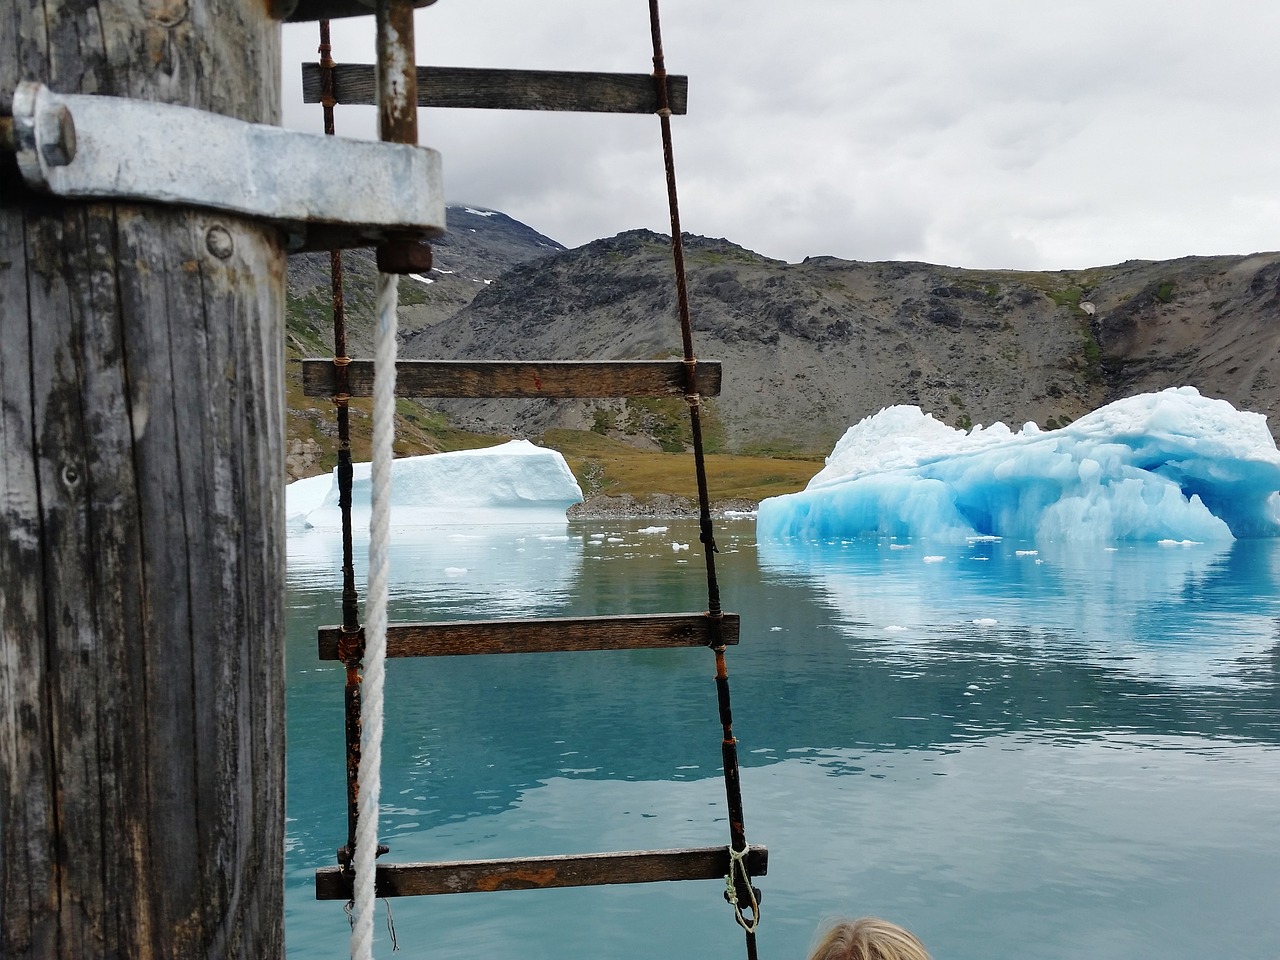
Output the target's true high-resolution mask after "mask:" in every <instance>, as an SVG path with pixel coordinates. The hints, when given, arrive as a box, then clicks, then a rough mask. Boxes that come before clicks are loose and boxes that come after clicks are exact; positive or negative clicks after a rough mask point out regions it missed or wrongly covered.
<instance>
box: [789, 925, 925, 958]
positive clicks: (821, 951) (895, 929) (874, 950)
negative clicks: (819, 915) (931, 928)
mask: <svg viewBox="0 0 1280 960" xmlns="http://www.w3.org/2000/svg"><path fill="white" fill-rule="evenodd" d="M809 960H929V953H928V951H926V950H925V948H924V944H922V943H921V942H920V941H919V940H917V939H916V938H915V937H914V936H912V935H911V934H910V933H908V932H907V931H906V930H903V929H902V927H900V926H898V925H897V924H896V923H890V922H889V921H888V920H881V919H880V918H879V917H863V918H862V919H860V920H840V921H837V922H836V923H835V925H834V926H832V927H831V929H830V930H828V931H827V934H826V936H824V937H823V938H822V941H821V942H820V943H819V944H818V945H817V946H816V947H814V948H813V952H812V953H810V954H809Z"/></svg>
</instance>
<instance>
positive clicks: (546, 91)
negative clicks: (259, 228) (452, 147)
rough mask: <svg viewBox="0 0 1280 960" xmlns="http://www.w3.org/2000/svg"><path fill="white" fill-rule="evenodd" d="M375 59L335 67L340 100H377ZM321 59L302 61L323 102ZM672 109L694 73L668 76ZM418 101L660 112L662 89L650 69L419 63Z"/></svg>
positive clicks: (314, 94) (310, 92)
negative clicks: (582, 69) (619, 70)
mask: <svg viewBox="0 0 1280 960" xmlns="http://www.w3.org/2000/svg"><path fill="white" fill-rule="evenodd" d="M375 90H376V86H375V81H374V68H373V66H372V65H371V64H361V63H340V64H337V65H336V66H335V67H334V68H333V96H334V99H335V100H336V101H337V102H338V103H348V104H363V105H365V106H368V105H370V104H373V103H375V102H376V100H375ZM320 94H321V85H320V65H319V64H318V63H304V64H303V65H302V100H303V102H304V103H319V102H320ZM667 97H668V100H669V102H670V106H671V112H672V113H675V114H684V113H685V112H686V108H687V104H688V98H689V78H688V77H682V76H668V77H667ZM418 106H420V107H470V108H474V109H481V110H568V111H576V112H583V113H657V112H658V94H657V90H656V89H655V85H654V82H653V76H652V75H651V74H647V73H588V72H580V71H569V70H493V69H486V68H476V67H419V68H418Z"/></svg>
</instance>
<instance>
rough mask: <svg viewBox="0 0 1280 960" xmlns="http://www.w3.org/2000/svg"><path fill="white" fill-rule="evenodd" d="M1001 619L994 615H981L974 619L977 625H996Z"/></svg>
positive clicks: (974, 623)
mask: <svg viewBox="0 0 1280 960" xmlns="http://www.w3.org/2000/svg"><path fill="white" fill-rule="evenodd" d="M999 622H1000V621H999V620H997V619H995V618H994V617H979V618H978V619H977V620H974V621H973V625H974V626H975V627H994V626H995V625H996V624H997V623H999Z"/></svg>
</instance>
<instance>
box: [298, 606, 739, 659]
mask: <svg viewBox="0 0 1280 960" xmlns="http://www.w3.org/2000/svg"><path fill="white" fill-rule="evenodd" d="M739 626H740V618H739V617H738V615H737V614H736V613H726V614H723V615H721V618H720V638H721V640H722V641H723V642H724V643H725V644H727V645H732V644H736V643H737V642H738V631H739ZM712 629H713V623H712V620H711V617H710V616H708V615H707V614H705V613H657V614H634V615H630V616H622V617H569V618H562V619H556V618H550V619H540V620H457V621H446V622H440V623H397V624H392V625H390V626H388V627H387V656H388V657H455V656H467V655H470V654H488V653H562V652H566V651H582V650H654V649H661V648H665V647H705V646H710V645H711V643H712ZM341 638H342V628H341V627H339V626H326V627H321V628H320V630H319V649H320V659H321V660H339V659H341V658H340V657H339V656H338V641H339V640H340V639H341Z"/></svg>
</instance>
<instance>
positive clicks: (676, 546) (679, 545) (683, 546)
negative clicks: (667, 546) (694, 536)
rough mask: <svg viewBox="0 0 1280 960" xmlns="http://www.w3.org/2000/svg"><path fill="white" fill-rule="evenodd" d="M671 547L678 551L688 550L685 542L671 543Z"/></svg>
mask: <svg viewBox="0 0 1280 960" xmlns="http://www.w3.org/2000/svg"><path fill="white" fill-rule="evenodd" d="M671 549H672V550H673V551H675V552H677V553H678V552H679V551H681V550H688V549H689V545H688V544H687V543H672V544H671Z"/></svg>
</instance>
